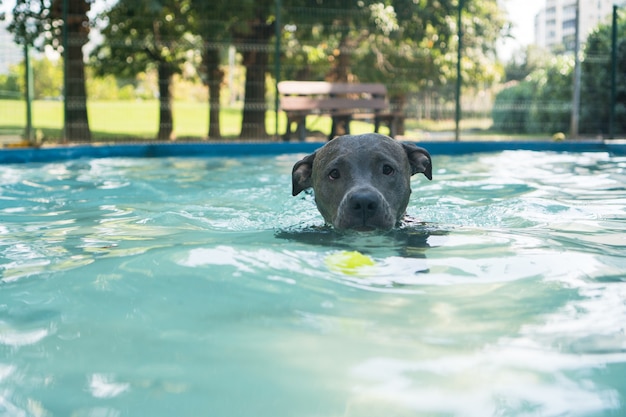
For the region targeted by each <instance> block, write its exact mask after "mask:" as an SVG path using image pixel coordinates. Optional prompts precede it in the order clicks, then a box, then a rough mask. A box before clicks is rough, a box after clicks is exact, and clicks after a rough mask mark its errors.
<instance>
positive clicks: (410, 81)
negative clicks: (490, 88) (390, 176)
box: [284, 0, 506, 131]
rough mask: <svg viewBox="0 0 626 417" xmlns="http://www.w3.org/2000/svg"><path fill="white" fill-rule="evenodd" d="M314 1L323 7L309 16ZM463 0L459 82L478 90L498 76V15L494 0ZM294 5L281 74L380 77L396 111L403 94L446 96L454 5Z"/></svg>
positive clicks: (328, 1) (407, 1) (404, 1)
mask: <svg viewBox="0 0 626 417" xmlns="http://www.w3.org/2000/svg"><path fill="white" fill-rule="evenodd" d="M309 3H310V4H309ZM320 3H321V4H323V6H324V7H325V9H324V10H323V11H320V12H318V13H315V12H314V10H315V5H316V4H320ZM465 3H466V10H465V12H464V18H463V28H464V32H465V35H464V43H463V45H464V49H463V54H462V55H463V66H462V70H463V79H464V85H465V86H467V87H479V86H482V85H484V84H487V83H492V82H494V81H497V80H499V78H500V77H501V69H500V67H499V66H498V65H496V64H495V63H494V62H495V46H496V41H497V39H498V38H499V37H500V36H501V33H502V31H503V30H505V29H506V20H505V15H504V13H503V11H502V10H501V9H500V7H499V6H498V4H497V2H496V1H495V0H490V1H484V2H477V1H465ZM299 4H300V5H301V6H300V7H299V8H295V7H294V9H293V10H292V11H291V13H290V14H289V18H290V19H291V22H293V23H294V24H293V26H294V27H295V28H296V29H295V31H294V32H293V33H289V34H287V42H286V43H287V45H288V49H287V51H286V52H285V55H286V58H287V59H288V60H290V62H291V65H285V66H284V67H286V70H285V75H286V76H287V77H288V78H293V77H295V78H296V79H298V77H302V78H309V77H313V78H319V77H320V74H321V73H324V75H323V77H324V78H326V79H329V80H339V81H352V80H355V81H360V82H382V83H384V84H386V85H387V88H388V90H389V93H390V96H391V100H392V106H393V107H395V108H396V109H398V110H402V109H403V108H404V106H405V103H406V101H407V94H408V93H411V92H427V91H438V92H444V93H445V94H447V98H449V99H451V98H452V97H453V93H454V89H453V88H450V87H451V86H453V85H454V81H455V80H456V71H455V67H456V55H457V54H456V52H457V38H456V34H457V28H456V18H455V16H456V13H457V11H458V3H457V2H454V1H441V0H390V1H387V2H380V1H366V0H364V1H360V2H348V1H342V0H315V1H313V0H311V1H305V0H303V3H299ZM302 4H304V5H308V8H304V7H305V6H302ZM287 71H290V72H291V73H288V72H287ZM309 79H310V78H309ZM401 130H402V127H400V131H401Z"/></svg>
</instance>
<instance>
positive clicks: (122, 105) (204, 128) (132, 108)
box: [0, 100, 525, 142]
mask: <svg viewBox="0 0 626 417" xmlns="http://www.w3.org/2000/svg"><path fill="white" fill-rule="evenodd" d="M87 106H88V115H89V125H90V128H91V132H92V135H93V137H94V139H95V140H101V141H110V140H153V139H154V138H155V137H156V134H157V130H158V110H159V108H158V106H159V103H158V101H157V100H144V101H130V100H119V101H89V102H88V104H87ZM208 113H209V108H208V104H207V103H198V102H190V101H184V102H183V101H177V102H174V103H173V116H174V133H175V135H176V137H177V138H180V139H197V140H200V139H204V138H206V134H207V132H208V128H209V127H208V124H209V122H208V119H209V114H208ZM241 118H242V114H241V110H240V109H235V108H223V109H222V111H221V113H220V124H221V126H220V127H221V133H222V136H223V138H224V139H236V138H237V137H238V136H239V131H240V130H241ZM285 124H286V120H285V114H284V113H283V112H280V113H279V114H278V132H279V134H281V135H282V134H283V133H284V131H285ZM265 125H266V130H267V133H268V134H269V135H270V136H271V137H273V136H274V132H275V118H274V112H273V111H268V112H267V118H266V121H265ZM25 126H26V104H25V102H24V101H20V100H0V135H10V136H20V135H22V134H23V132H24V128H25ZM490 126H491V119H488V118H486V119H469V120H462V121H461V129H462V131H463V137H464V138H466V139H472V138H475V137H480V138H484V139H490V138H491V139H509V140H510V139H523V138H525V137H524V136H523V135H506V137H504V136H503V135H501V134H498V133H497V132H493V131H490V130H489V128H490ZM33 127H34V129H35V131H36V132H37V135H38V137H43V138H45V139H46V141H50V142H54V141H55V140H58V139H59V138H61V134H62V128H63V102H61V101H51V100H50V101H45V100H37V101H35V102H33ZM350 127H351V130H352V133H354V134H358V133H366V132H372V131H373V126H372V124H371V123H367V122H363V121H358V120H357V121H353V122H352V123H351V124H350ZM294 128H295V127H294ZM330 128H331V119H330V117H328V116H309V117H308V118H307V129H308V130H310V131H316V132H318V136H319V137H320V138H324V137H325V136H326V135H327V134H328V133H329V132H330ZM405 128H406V137H407V138H409V139H411V140H424V139H436V138H441V139H449V138H451V137H452V136H453V132H454V121H453V120H443V121H432V120H413V119H407V120H406V121H405ZM381 133H385V134H388V129H387V128H386V127H383V128H382V129H381ZM259 139H262V138H259ZM293 139H294V140H296V138H295V136H293Z"/></svg>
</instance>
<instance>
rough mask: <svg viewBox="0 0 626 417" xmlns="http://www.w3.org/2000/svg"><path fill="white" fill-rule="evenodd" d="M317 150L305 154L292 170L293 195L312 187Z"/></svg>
mask: <svg viewBox="0 0 626 417" xmlns="http://www.w3.org/2000/svg"><path fill="white" fill-rule="evenodd" d="M314 160H315V152H313V153H312V154H310V155H307V156H305V157H304V158H302V159H301V160H299V161H298V162H296V164H295V165H294V166H293V170H292V171H291V184H292V189H291V195H293V196H296V195H298V194H300V192H302V191H304V190H306V189H307V188H311V187H312V182H311V174H312V173H313V161H314Z"/></svg>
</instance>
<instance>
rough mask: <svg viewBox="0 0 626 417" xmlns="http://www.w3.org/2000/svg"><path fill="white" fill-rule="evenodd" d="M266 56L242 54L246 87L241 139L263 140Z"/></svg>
mask: <svg viewBox="0 0 626 417" xmlns="http://www.w3.org/2000/svg"><path fill="white" fill-rule="evenodd" d="M268 58H269V57H268V54H267V52H265V51H248V52H244V65H245V67H246V86H245V89H246V91H245V96H244V106H243V120H242V122H241V134H240V137H242V138H264V137H266V136H267V130H266V127H265V112H266V110H267V105H266V103H265V73H266V72H267V65H268Z"/></svg>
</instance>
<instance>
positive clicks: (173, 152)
mask: <svg viewBox="0 0 626 417" xmlns="http://www.w3.org/2000/svg"><path fill="white" fill-rule="evenodd" d="M408 142H414V143H417V144H419V145H420V146H423V147H425V148H426V149H428V150H429V151H430V153H431V154H433V155H463V154H472V153H489V152H501V151H507V150H529V151H544V152H545V151H552V152H608V153H610V154H612V155H626V141H624V140H610V141H608V140H580V141H579V140H576V141H560V142H557V141H554V142H548V141H533V140H529V141H461V142H442V141H412V140H409V141H408ZM323 144H324V143H322V142H264V143H211V142H184V143H182V142H181V143H171V142H167V143H154V142H151V143H132V144H94V145H91V144H88V145H68V146H49V147H48V146H46V147H42V148H7V149H0V164H10V163H26V162H49V161H58V160H71V159H78V158H107V157H137V158H139V157H143V158H146V157H167V156H231V157H241V156H261V155H280V154H293V153H310V152H313V151H315V150H316V149H317V148H319V147H320V146H322V145H323Z"/></svg>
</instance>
